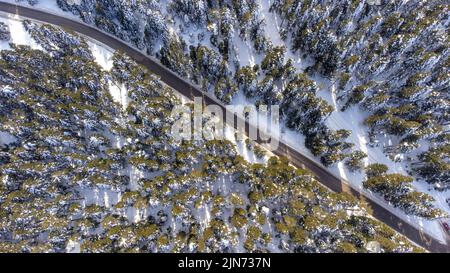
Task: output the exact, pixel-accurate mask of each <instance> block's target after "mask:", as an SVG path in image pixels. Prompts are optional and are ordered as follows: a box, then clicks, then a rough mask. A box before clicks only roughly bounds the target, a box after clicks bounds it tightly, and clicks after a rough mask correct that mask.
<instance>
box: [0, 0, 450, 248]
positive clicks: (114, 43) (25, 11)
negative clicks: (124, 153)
mask: <svg viewBox="0 0 450 273" xmlns="http://www.w3.org/2000/svg"><path fill="white" fill-rule="evenodd" d="M0 11H3V12H7V13H12V14H18V15H20V16H22V17H26V18H30V19H34V20H38V21H42V22H46V23H49V24H53V25H57V26H60V27H63V28H64V29H67V30H72V31H75V32H78V33H81V34H83V35H85V36H88V37H90V38H92V39H94V40H97V41H99V42H101V43H103V44H106V45H108V46H109V47H111V48H112V49H115V50H121V51H122V52H125V53H126V54H128V55H129V56H130V57H132V58H133V59H134V60H135V61H136V62H138V63H140V64H142V65H144V66H145V67H147V68H148V69H149V70H150V71H151V72H153V73H155V74H157V75H158V76H159V77H160V78H161V80H162V81H163V82H165V83H166V84H167V85H168V86H170V87H172V88H173V89H175V90H176V91H178V92H179V93H181V94H183V95H185V96H186V97H188V98H191V99H193V98H194V97H203V100H204V103H205V105H211V104H215V105H219V106H220V107H221V108H222V109H223V111H224V113H226V109H225V106H224V105H223V104H222V103H221V102H220V101H218V100H217V99H215V98H214V97H212V96H210V95H208V94H206V93H204V92H202V91H201V89H200V88H199V87H198V86H195V85H192V84H190V83H188V82H187V81H185V80H184V79H182V78H180V77H179V76H177V75H176V74H175V73H173V72H172V71H170V70H168V69H167V68H165V67H164V66H163V65H162V64H161V63H160V62H159V61H158V60H156V59H155V58H153V57H151V56H148V55H146V54H145V53H143V52H142V51H140V50H138V49H136V48H135V47H133V46H131V45H129V44H127V43H126V42H123V41H121V40H119V39H118V38H115V37H114V36H112V35H110V34H108V33H105V32H103V31H101V30H99V29H97V28H95V27H93V26H89V25H87V24H84V23H82V22H78V21H74V20H72V19H69V18H65V17H62V16H58V15H55V14H52V13H47V12H44V11H42V10H36V9H32V8H27V7H23V6H19V5H15V4H10V3H4V2H0ZM11 31H14V30H11ZM233 126H234V125H233ZM250 127H251V125H249V124H248V123H247V126H246V132H248V131H249V129H250ZM273 153H274V154H276V155H278V156H285V157H287V158H288V159H289V160H290V162H291V163H292V164H293V165H294V166H297V167H300V168H307V169H309V170H310V171H312V172H313V173H314V175H315V176H316V178H317V180H318V181H319V182H320V183H322V184H323V185H325V186H326V187H328V188H329V189H331V190H333V191H335V192H348V193H350V194H352V195H354V196H356V197H357V198H359V199H364V200H365V201H366V202H367V204H368V205H369V206H370V208H371V210H372V215H373V216H374V217H375V218H376V219H378V220H380V221H382V222H384V223H386V224H387V225H389V226H390V227H392V228H393V229H395V230H397V231H398V232H399V233H401V234H403V235H405V236H406V237H408V238H409V239H410V240H411V241H413V242H415V243H416V244H418V245H420V246H422V247H424V248H425V249H427V250H429V251H430V252H447V253H450V246H449V245H445V244H443V243H441V242H439V241H437V240H435V239H434V238H433V237H431V236H430V235H428V234H426V233H425V232H423V231H422V230H419V229H417V228H416V227H414V226H412V225H411V224H409V223H407V222H406V221H404V220H402V219H401V218H399V217H398V216H396V215H394V214H393V213H391V212H390V211H389V210H387V209H386V208H384V207H382V206H380V205H379V204H378V203H376V202H375V201H374V200H372V199H371V197H369V196H366V195H365V194H364V193H361V192H359V191H358V190H356V189H354V188H352V187H351V186H350V185H349V183H348V182H347V181H345V180H343V179H341V178H338V177H336V176H335V175H333V174H332V173H330V172H329V171H328V170H327V169H326V168H325V167H324V166H322V165H320V164H318V163H316V162H314V161H313V160H311V159H310V158H308V157H306V156H304V155H302V154H301V153H300V152H298V151H297V150H295V149H293V148H291V147H290V146H288V145H287V144H285V143H283V142H280V145H279V147H278V149H277V150H275V151H273Z"/></svg>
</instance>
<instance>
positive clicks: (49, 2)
mask: <svg viewBox="0 0 450 273" xmlns="http://www.w3.org/2000/svg"><path fill="white" fill-rule="evenodd" d="M75 1H77V0H74V2H75ZM2 2H7V3H12V4H18V5H22V6H26V7H32V8H34V9H41V10H45V11H47V12H50V13H54V14H58V15H62V16H65V17H68V18H71V19H75V20H78V21H81V20H80V18H79V17H77V16H75V15H73V14H72V13H70V12H66V11H63V10H61V9H60V8H59V7H58V4H57V3H56V0H39V1H38V3H37V4H35V5H30V4H29V3H28V2H27V1H26V0H2Z"/></svg>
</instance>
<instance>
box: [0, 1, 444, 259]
mask: <svg viewBox="0 0 450 273" xmlns="http://www.w3.org/2000/svg"><path fill="white" fill-rule="evenodd" d="M11 1H12V2H14V0H11ZM16 2H20V3H22V4H28V5H33V6H35V7H37V8H42V9H50V10H51V11H52V12H56V13H61V14H64V15H65V16H73V17H74V18H77V19H78V20H82V21H84V22H85V23H88V24H92V25H95V26H96V27H98V28H100V29H102V30H104V31H106V32H108V33H110V34H113V35H115V36H117V37H118V38H120V39H122V40H124V41H126V42H129V43H130V44H132V45H134V46H135V47H137V48H139V49H141V50H143V51H145V52H147V53H148V54H149V55H152V56H155V57H157V58H158V59H159V60H160V61H161V63H162V64H164V65H165V66H167V67H168V68H170V69H171V70H173V71H174V72H176V73H177V74H179V75H180V76H182V77H184V78H185V79H187V80H190V81H191V82H193V83H195V84H198V85H200V86H201V87H202V88H203V89H204V90H205V91H207V92H210V93H211V94H213V95H214V96H216V97H217V98H218V99H220V100H222V101H223V102H224V103H227V104H242V103H245V104H249V103H250V104H255V105H259V104H270V105H274V104H276V105H280V107H281V113H282V117H283V125H284V126H283V134H282V138H283V140H284V141H286V142H287V143H289V144H290V145H291V146H293V147H296V148H297V149H299V150H301V151H302V152H303V153H305V154H306V155H309V156H311V157H313V158H315V159H316V160H317V162H320V163H322V164H323V165H325V166H327V167H328V168H329V169H330V170H331V171H332V172H334V173H335V174H336V175H339V176H341V177H342V178H344V179H346V180H348V181H349V182H350V183H351V184H352V185H354V186H355V187H357V188H360V189H361V190H363V191H366V192H367V193H369V194H373V195H374V196H375V197H377V198H380V200H383V201H384V202H385V203H386V205H388V206H390V207H391V208H393V209H394V210H395V211H396V213H398V214H399V215H401V216H402V217H405V218H408V219H410V220H411V221H412V222H416V223H417V222H420V223H421V225H424V227H425V228H426V229H428V231H429V232H432V233H433V234H439V235H437V236H438V237H439V236H441V234H440V233H441V230H440V227H439V225H438V224H437V223H436V222H435V221H434V220H435V219H441V218H445V217H447V216H448V213H449V212H450V174H449V172H450V171H449V170H450V162H449V154H450V151H449V149H450V145H449V113H450V111H449V107H450V106H449V105H450V104H449V97H450V96H449V65H450V63H449V60H450V58H449V43H448V39H449V38H448V29H449V23H450V22H449V5H448V3H447V2H446V1H439V0H437V1H413V0H410V1H407V0H402V1H387V0H381V1H379V2H380V3H379V4H376V3H375V4H374V3H373V1H364V0H362V1H352V0H224V1H218V0H136V1H126V0H101V1H94V0H77V1H74V0H55V1H52V0H28V1H22V0H16ZM8 24H9V26H8ZM14 24H16V26H17V22H14ZM20 27H22V26H20ZM9 28H11V22H5V23H1V24H0V39H1V40H3V41H4V42H2V44H1V48H2V51H1V56H2V58H1V62H2V65H1V66H0V68H1V69H2V71H0V72H1V73H0V75H1V78H0V84H1V89H2V91H1V93H0V94H1V96H0V99H1V100H0V101H1V102H2V103H1V105H0V106H1V107H2V108H0V111H1V112H2V119H1V125H0V126H1V127H0V137H1V139H2V142H0V144H2V146H3V147H4V148H3V150H2V154H0V155H1V156H0V159H1V160H0V164H1V165H0V175H2V177H1V178H2V181H3V182H4V183H3V184H4V185H2V186H1V187H3V188H0V189H2V193H3V195H4V196H3V195H2V196H0V206H1V207H2V208H6V207H8V209H9V210H8V212H11V213H12V212H14V209H15V210H16V211H17V212H20V213H25V215H24V216H17V217H14V218H15V219H16V220H13V219H11V220H10V221H12V222H7V223H2V224H1V225H2V228H3V229H2V230H1V232H0V241H4V242H5V243H4V244H3V245H2V247H5V248H8V247H11V248H12V247H22V248H24V249H26V250H30V251H31V250H33V248H34V247H36V248H38V247H39V248H40V247H43V248H45V247H47V248H48V250H50V249H52V250H54V251H61V250H63V249H65V248H66V247H67V245H68V243H69V242H70V244H71V245H72V246H73V247H74V248H77V249H78V250H80V249H81V250H82V251H127V250H130V251H131V250H135V251H211V252H212V251H274V252H278V251H280V252H282V251H287V252H293V251H299V252H328V251H345V252H347V251H366V249H365V248H364V246H365V244H366V243H367V242H369V241H371V240H376V241H378V242H382V246H383V251H411V250H412V248H411V247H410V246H408V243H406V241H402V240H399V239H398V238H399V235H396V234H395V233H393V232H392V231H391V230H389V229H388V228H386V227H384V226H383V225H381V224H380V223H377V222H375V221H374V220H372V219H370V217H367V215H366V213H365V212H364V208H363V207H364V204H360V203H358V201H356V200H352V199H351V198H350V199H349V197H348V196H345V195H340V194H334V193H330V192H328V191H327V190H325V189H324V188H323V187H321V186H320V185H319V184H318V183H317V182H315V181H313V180H314V179H312V177H311V176H310V175H309V174H308V172H307V171H305V170H295V169H294V168H292V167H290V166H289V164H288V163H287V162H286V161H285V160H284V159H276V158H270V159H269V155H266V156H265V155H264V153H262V152H261V151H259V148H258V146H253V145H248V143H247V144H246V143H232V142H226V141H225V142H194V143H173V142H172V141H171V140H170V138H169V137H168V130H169V129H168V128H170V124H171V123H172V122H173V119H172V118H171V117H169V115H168V113H170V109H171V108H173V107H174V105H177V104H180V103H181V101H180V100H179V98H177V96H176V95H175V94H173V93H172V91H171V90H169V89H168V88H167V87H166V86H165V85H164V84H163V83H161V82H159V81H158V80H157V78H156V77H153V76H150V75H149V73H148V72H147V71H145V70H144V68H142V67H140V66H138V65H136V64H135V63H134V62H133V61H132V60H130V59H129V58H127V57H126V56H124V55H121V54H120V53H116V54H114V56H113V57H111V60H103V61H101V60H100V59H101V56H98V55H101V54H102V53H101V52H97V53H96V50H97V51H99V50H100V51H101V49H99V48H97V47H96V46H95V44H93V43H91V42H89V41H85V40H84V39H83V38H80V37H78V36H77V35H76V34H74V33H66V32H64V31H62V30H60V29H57V28H53V27H50V26H44V27H42V26H39V25H36V24H34V23H31V22H25V23H24V24H23V31H22V33H23V34H22V36H27V35H28V36H29V39H28V40H27V42H26V43H23V44H26V45H28V46H31V47H23V46H18V45H13V44H11V45H8V43H9V42H12V43H17V42H16V41H15V38H14V37H11V36H14V35H11V33H10V30H9ZM49 34H51V35H49ZM16 36H17V34H16ZM19 44H20V43H19ZM27 60H28V61H27ZM19 62H24V63H26V64H27V66H21V67H18V66H17V65H15V64H17V63H19ZM46 67H47V68H49V67H61V69H53V70H51V71H50V70H48V69H46ZM55 70H56V71H55ZM52 73H53V74H52ZM25 75H26V76H25ZM34 92H36V93H35V94H34V95H33V93H34ZM77 101H83V102H84V103H82V104H79V103H76V102H77ZM22 126H23V127H22ZM49 128H52V129H49ZM53 128H59V129H53ZM247 146H248V147H247ZM252 149H255V152H253V153H252V156H250V157H253V159H254V158H255V157H257V156H256V155H255V154H258V156H259V157H260V159H259V160H258V162H259V163H258V164H255V161H254V160H250V161H249V159H251V158H249V156H248V155H247V154H246V153H248V152H249V151H248V150H252ZM243 150H245V151H244V152H243ZM256 151H258V153H257V152H256ZM56 152H57V155H56V154H54V153H56ZM260 163H262V164H260ZM36 168H37V169H36ZM27 183H30V185H28V186H27ZM50 189H51V190H50ZM52 193H53V194H52ZM40 194H42V196H41V195H40ZM9 195H12V197H11V196H9ZM14 196H17V197H14ZM293 197H296V198H293ZM35 198H36V199H37V200H46V199H48V198H49V199H50V200H52V202H51V203H48V204H49V205H48V204H47V203H45V204H41V206H44V205H45V206H47V205H48V207H47V208H46V210H42V207H39V205H36V204H38V203H37V202H36V201H33V204H32V205H31V204H30V203H29V200H31V199H33V200H35ZM17 200H19V201H20V202H18V201H17ZM291 200H295V202H292V201H291ZM15 201H17V202H15ZM297 201H298V203H297ZM7 202H9V203H7ZM293 203H295V204H293ZM18 204H19V205H18ZM61 204H64V205H61ZM15 206H17V207H16V208H15ZM21 206H31V207H30V208H29V209H25V210H24V209H23V208H22V207H21ZM52 206H54V207H52ZM72 207H77V209H73V210H71V208H72ZM62 208H66V209H62ZM5 211H6V210H5ZM43 211H47V212H52V213H50V214H48V215H47V216H48V217H50V218H51V219H53V220H49V221H48V222H49V223H53V221H56V219H60V218H61V221H62V223H61V226H60V228H58V227H55V228H54V230H55V236H53V237H52V232H42V230H43V227H42V224H43V223H36V224H35V225H36V232H34V233H33V234H25V235H26V236H23V235H15V236H17V238H16V240H17V242H21V243H22V245H21V244H16V243H14V244H11V243H10V242H12V241H13V240H15V239H14V236H13V235H14V234H16V231H17V230H20V228H21V226H20V220H21V219H25V218H27V217H30V219H31V218H33V216H32V213H33V212H36V213H38V212H40V213H42V212H43ZM350 211H356V214H353V213H350ZM26 213H30V214H28V215H27V214H26ZM59 216H61V217H59ZM10 218H11V217H10ZM37 218H39V217H37ZM27 219H28V218H27ZM2 221H3V220H2ZM5 221H6V220H5ZM64 221H65V222H64ZM13 222H14V224H15V225H16V226H15V228H14V232H13V230H7V229H4V228H5V227H8V226H9V227H10V228H12V227H13V226H14V225H13ZM68 223H70V224H68ZM63 226H64V227H70V228H67V230H66V229H64V230H62V229H61V227H63ZM114 227H115V228H114ZM119 227H120V228H119ZM124 227H126V228H124ZM22 228H23V227H22ZM368 230H370V231H368ZM28 236H29V237H28ZM127 236H129V237H127ZM131 238H133V239H131ZM41 239H42V240H41ZM52 240H55V241H52ZM8 242H9V243H8ZM41 242H42V243H41ZM131 242H133V243H131Z"/></svg>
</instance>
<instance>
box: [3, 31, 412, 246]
mask: <svg viewBox="0 0 450 273" xmlns="http://www.w3.org/2000/svg"><path fill="white" fill-rule="evenodd" d="M24 26H25V27H26V29H27V31H28V32H29V33H30V34H31V35H32V37H33V38H34V39H35V40H36V42H37V43H38V44H39V45H40V46H41V48H42V49H43V50H33V49H31V48H30V47H28V46H16V45H11V49H10V50H2V51H1V52H0V113H1V115H0V117H1V118H0V132H1V133H2V135H1V136H2V137H3V136H4V135H9V136H11V137H10V138H11V139H12V141H10V142H9V143H7V144H5V143H2V144H1V150H0V180H1V181H2V183H0V216H1V217H0V250H1V251H2V252H64V251H82V252H243V251H246V252H272V251H273V252H334V251H339V252H366V251H367V248H366V247H367V244H368V243H369V242H372V241H376V242H379V243H380V246H381V251H383V252H411V251H421V249H418V248H416V247H415V246H413V245H411V244H410V243H409V242H408V241H407V240H405V238H403V237H402V236H400V235H399V234H397V233H395V232H394V231H392V230H391V229H390V228H388V227H386V226H385V225H383V224H380V223H379V222H377V221H375V220H373V219H372V218H371V217H369V216H368V215H367V212H366V210H365V209H364V206H361V204H360V203H359V202H358V200H356V199H354V198H352V197H350V196H348V195H345V194H336V193H332V192H330V191H329V190H327V189H325V188H324V187H323V186H321V185H320V184H319V183H318V182H317V181H316V180H315V179H314V177H313V176H312V175H311V174H310V173H309V172H307V171H305V170H301V169H296V168H294V167H292V166H290V165H289V163H288V161H287V160H286V159H283V158H276V157H272V158H270V159H269V161H268V162H267V164H252V163H249V162H247V161H245V160H244V159H243V158H242V157H241V156H240V155H239V154H238V153H237V151H236V149H235V144H233V143H232V142H229V141H225V140H224V141H217V140H214V141H181V142H176V141H175V140H174V139H172V138H171V137H170V127H171V124H172V123H173V122H174V121H175V119H176V117H173V116H172V115H171V110H172V109H173V107H174V106H175V105H178V104H180V101H179V100H178V99H177V97H176V96H175V95H174V93H173V91H172V90H170V89H168V87H166V86H165V85H163V84H162V83H161V82H160V81H159V79H158V78H157V77H155V76H154V75H152V74H151V73H149V72H148V71H147V70H146V69H145V68H143V67H142V66H139V65H137V64H136V63H135V62H134V61H133V60H131V59H130V58H129V57H127V56H125V55H123V54H121V53H116V54H115V55H114V60H113V61H114V63H113V68H112V70H111V71H104V70H102V69H101V67H100V66H99V65H97V63H96V62H95V61H94V58H93V57H92V53H91V52H90V49H89V47H88V46H87V44H86V42H85V41H84V39H83V38H80V37H79V36H77V35H76V34H73V33H67V32H65V31H63V30H61V29H59V28H54V27H51V26H47V25H42V26H41V25H37V24H33V23H30V22H24ZM74 52H78V54H75V53H74ZM54 56H58V58H55V57H54ZM111 84H120V85H123V86H124V87H125V89H126V90H127V100H128V101H127V104H126V105H125V106H126V107H125V108H124V107H121V106H123V105H119V104H118V103H117V102H115V101H114V100H113V98H112V96H111V95H110V93H109V88H110V85H111ZM254 149H255V151H257V150H258V149H260V148H258V149H256V146H255V147H254ZM258 153H259V152H258ZM261 153H262V152H261ZM262 156H263V155H262Z"/></svg>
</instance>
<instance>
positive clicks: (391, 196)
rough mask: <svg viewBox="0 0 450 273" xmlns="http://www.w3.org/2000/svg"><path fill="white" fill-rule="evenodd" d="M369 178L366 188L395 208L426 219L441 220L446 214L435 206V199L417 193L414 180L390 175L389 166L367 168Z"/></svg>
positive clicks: (398, 175) (379, 165) (375, 165)
mask: <svg viewBox="0 0 450 273" xmlns="http://www.w3.org/2000/svg"><path fill="white" fill-rule="evenodd" d="M367 169H368V170H367V173H368V177H367V180H366V181H365V182H364V187H365V188H367V189H369V190H371V191H374V192H376V193H378V194H380V195H381V196H382V197H383V198H384V199H386V201H388V202H389V203H391V204H393V205H394V206H395V207H399V208H401V209H402V210H403V211H405V212H406V213H407V214H413V215H417V216H420V217H425V218H430V219H433V218H439V217H443V216H446V213H445V212H443V211H441V210H439V209H436V208H435V207H434V206H433V202H434V201H435V200H434V198H433V197H431V196H429V195H427V194H425V193H421V192H417V191H415V190H414V188H413V187H412V185H411V183H412V182H413V181H414V179H413V178H412V177H410V176H405V175H401V174H397V173H395V174H388V173H387V166H385V165H382V164H373V165H369V166H368V167H367Z"/></svg>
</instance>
